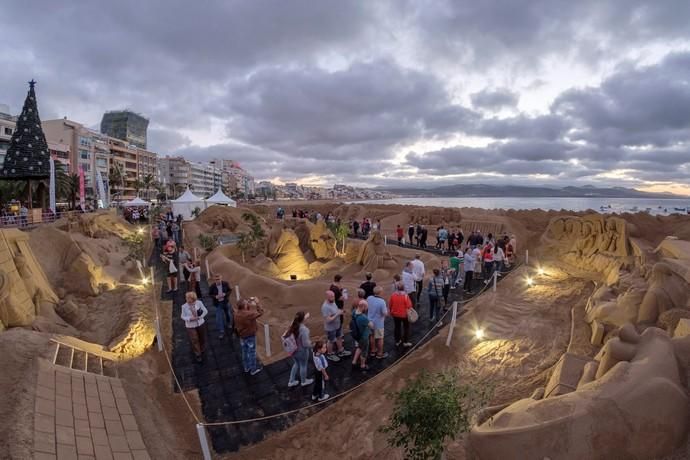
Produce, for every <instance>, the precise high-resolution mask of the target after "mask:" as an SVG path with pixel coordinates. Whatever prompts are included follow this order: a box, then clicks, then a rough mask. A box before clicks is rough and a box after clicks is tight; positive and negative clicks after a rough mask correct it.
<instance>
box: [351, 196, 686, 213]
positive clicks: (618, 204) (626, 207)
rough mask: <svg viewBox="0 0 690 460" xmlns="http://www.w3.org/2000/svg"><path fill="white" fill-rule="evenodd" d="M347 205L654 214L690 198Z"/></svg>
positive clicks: (681, 209)
mask: <svg viewBox="0 0 690 460" xmlns="http://www.w3.org/2000/svg"><path fill="white" fill-rule="evenodd" d="M346 203H347V204H357V203H361V204H399V205H412V206H438V207H446V208H481V209H505V210H508V209H515V210H530V209H542V210H544V211H561V210H565V211H588V210H592V211H596V212H605V213H623V212H649V213H650V214H654V215H669V214H674V213H678V214H685V213H687V210H688V209H690V198H610V197H397V198H387V199H379V200H352V201H347V202H346Z"/></svg>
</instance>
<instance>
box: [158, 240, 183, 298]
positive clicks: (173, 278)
mask: <svg viewBox="0 0 690 460" xmlns="http://www.w3.org/2000/svg"><path fill="white" fill-rule="evenodd" d="M161 261H162V262H163V265H164V266H165V268H166V270H167V272H168V291H167V292H168V293H171V292H175V291H177V278H178V276H179V275H178V273H177V266H176V265H175V249H174V246H166V247H165V248H164V249H163V254H161Z"/></svg>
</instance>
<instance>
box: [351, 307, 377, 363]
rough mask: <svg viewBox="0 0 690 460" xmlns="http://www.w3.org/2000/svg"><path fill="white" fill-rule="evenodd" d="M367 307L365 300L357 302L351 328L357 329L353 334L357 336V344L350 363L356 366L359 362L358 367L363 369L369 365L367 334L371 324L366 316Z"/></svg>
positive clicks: (369, 333)
mask: <svg viewBox="0 0 690 460" xmlns="http://www.w3.org/2000/svg"><path fill="white" fill-rule="evenodd" d="M367 309H368V305H367V301H366V300H362V301H360V302H359V303H358V304H357V308H356V309H355V311H354V313H353V315H352V322H353V324H352V327H353V330H355V331H357V332H356V333H355V335H356V336H357V345H358V346H357V350H356V351H355V356H354V357H353V360H352V365H353V366H356V365H357V363H358V362H359V368H360V369H361V370H363V371H366V370H368V369H369V366H367V354H368V353H369V336H370V335H371V328H372V326H373V325H372V324H371V322H370V321H369V318H368V317H367Z"/></svg>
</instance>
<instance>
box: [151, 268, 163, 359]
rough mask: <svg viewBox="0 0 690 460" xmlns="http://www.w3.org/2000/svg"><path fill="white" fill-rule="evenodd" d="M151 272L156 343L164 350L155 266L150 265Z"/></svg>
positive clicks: (159, 349) (160, 349) (159, 348)
mask: <svg viewBox="0 0 690 460" xmlns="http://www.w3.org/2000/svg"><path fill="white" fill-rule="evenodd" d="M149 270H150V274H151V293H152V298H153V309H154V314H155V317H156V318H155V320H154V326H155V327H156V343H157V344H158V351H163V334H162V333H161V321H160V317H159V316H158V298H157V297H156V278H155V277H154V272H153V267H149Z"/></svg>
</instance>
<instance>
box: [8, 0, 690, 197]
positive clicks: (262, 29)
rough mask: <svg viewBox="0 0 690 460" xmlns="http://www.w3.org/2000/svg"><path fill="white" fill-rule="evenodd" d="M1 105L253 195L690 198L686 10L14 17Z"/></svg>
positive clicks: (89, 8)
mask: <svg viewBox="0 0 690 460" xmlns="http://www.w3.org/2000/svg"><path fill="white" fill-rule="evenodd" d="M2 10H3V12H2V15H0V43H2V47H3V52H2V53H0V68H1V69H2V72H0V103H4V104H8V105H10V107H11V111H12V112H13V113H15V114H16V113H18V112H19V111H20V110H21V104H22V102H23V100H24V97H25V95H26V90H27V83H26V82H27V81H28V80H30V79H32V78H34V79H36V80H37V82H38V84H37V88H36V90H37V95H38V102H39V110H40V112H41V117H42V119H44V120H46V119H53V118H61V117H63V116H67V117H68V118H70V119H72V120H75V121H78V122H81V123H84V124H85V125H87V126H98V124H99V122H100V118H101V116H102V114H103V112H104V111H106V110H115V109H123V108H128V109H131V110H134V111H136V112H139V113H141V114H143V115H145V116H146V117H148V118H149V119H150V125H149V149H150V150H153V151H156V152H157V153H159V154H161V155H166V154H169V155H183V156H185V157H186V158H187V159H189V160H193V161H207V160H210V159H212V158H230V159H234V160H236V161H238V162H239V163H240V164H241V165H242V166H243V167H244V168H245V169H247V170H248V171H249V172H250V173H252V174H253V175H254V176H255V177H256V178H257V179H259V180H261V179H265V180H273V181H276V182H279V183H280V182H290V181H297V182H300V183H303V184H322V185H330V184H334V183H349V184H353V185H360V186H367V187H375V186H385V187H401V186H404V187H415V186H424V187H430V186H434V185H449V184H457V183H489V184H513V185H516V184H517V185H531V184H533V185H537V184H538V185H548V186H564V185H595V186H626V187H634V188H638V189H642V190H653V191H668V192H672V193H682V194H688V195H690V27H688V25H687V18H688V17H690V2H688V1H687V0H685V1H676V0H660V1H656V2H649V1H642V0H611V1H605V0H596V1H590V0H580V1H575V2H574V1H572V0H567V1H564V0H533V1H527V0H525V1H519V2H517V1H514V0H482V1H481V2H477V1H469V0H467V1H465V0H454V1H453V0H434V1H430V0H415V1H412V0H388V1H386V0H380V1H376V2H369V1H358V2H355V1H342V0H332V1H331V0H318V1H317V0H312V1H301V0H293V1H289V2H288V1H284V0H266V1H263V0H252V1H233V0H224V1H210V0H209V1H204V2H189V1H185V2H182V1H178V0H146V1H143V2H142V1H136V2H135V1H133V0H120V1H117V2H113V1H109V2H105V1H100V0H94V1H89V2H85V1H74V2H55V1H53V0H40V1H39V0H36V1H33V0H5V1H4V2H3V8H2Z"/></svg>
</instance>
